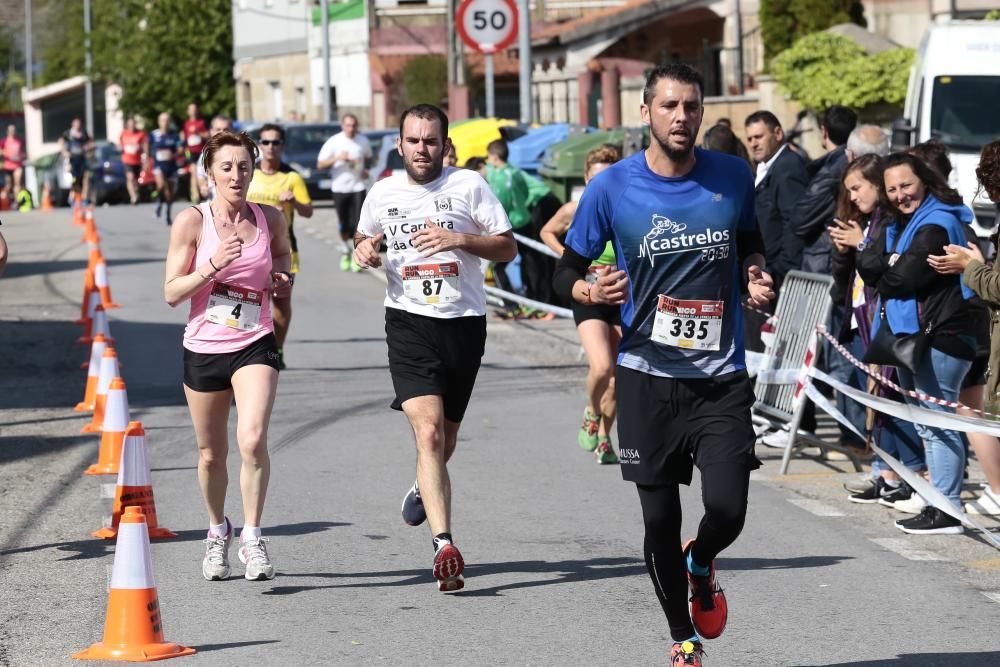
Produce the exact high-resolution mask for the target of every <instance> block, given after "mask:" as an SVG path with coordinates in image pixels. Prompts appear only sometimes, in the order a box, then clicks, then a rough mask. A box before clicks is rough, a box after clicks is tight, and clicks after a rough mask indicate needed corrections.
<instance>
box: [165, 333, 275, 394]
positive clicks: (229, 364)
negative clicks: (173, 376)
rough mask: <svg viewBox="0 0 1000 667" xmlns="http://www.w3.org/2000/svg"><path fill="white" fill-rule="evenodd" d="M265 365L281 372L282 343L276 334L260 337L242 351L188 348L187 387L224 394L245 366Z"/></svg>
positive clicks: (185, 359) (186, 361)
mask: <svg viewBox="0 0 1000 667" xmlns="http://www.w3.org/2000/svg"><path fill="white" fill-rule="evenodd" d="M253 364H263V365H264V366H270V367H271V368H273V369H274V370H278V343H277V341H275V340H274V334H273V333H269V334H267V335H266V336H264V337H263V338H258V339H257V340H255V341H254V342H252V343H250V344H249V345H247V346H246V347H245V348H243V349H242V350H237V351H236V352H224V353H221V354H202V353H200V352H192V351H191V350H189V349H187V348H184V384H186V385H187V386H188V387H190V388H191V389H194V390H195V391H224V390H226V389H231V388H232V386H233V374H234V373H235V372H236V371H238V370H239V369H241V368H243V367H244V366H252V365H253Z"/></svg>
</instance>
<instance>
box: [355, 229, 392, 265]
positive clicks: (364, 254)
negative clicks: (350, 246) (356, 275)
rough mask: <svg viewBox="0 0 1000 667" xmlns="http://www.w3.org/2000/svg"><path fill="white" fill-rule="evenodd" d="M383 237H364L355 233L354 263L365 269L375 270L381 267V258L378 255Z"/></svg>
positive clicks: (383, 235) (359, 233)
mask: <svg viewBox="0 0 1000 667" xmlns="http://www.w3.org/2000/svg"><path fill="white" fill-rule="evenodd" d="M384 237H385V234H377V235H376V236H365V235H364V234H362V233H361V232H357V233H356V234H355V235H354V261H355V262H357V263H358V264H360V265H361V266H363V267H364V268H366V269H377V268H378V267H380V266H382V257H381V256H380V255H379V254H378V253H379V250H380V249H381V247H382V239H383V238H384Z"/></svg>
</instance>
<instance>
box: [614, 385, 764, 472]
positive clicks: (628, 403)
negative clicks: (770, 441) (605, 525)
mask: <svg viewBox="0 0 1000 667" xmlns="http://www.w3.org/2000/svg"><path fill="white" fill-rule="evenodd" d="M615 392H616V395H617V398H618V448H619V455H618V456H619V459H620V460H621V468H622V477H623V478H624V479H625V480H626V481H629V482H635V483H637V484H645V485H650V486H656V485H662V484H668V483H671V482H677V483H680V484H690V483H691V476H692V473H693V467H694V466H695V465H697V466H698V469H699V470H704V469H705V468H706V467H708V466H710V465H714V464H716V463H739V464H741V465H745V466H746V469H747V470H756V469H757V468H759V467H760V466H761V463H760V461H758V460H757V457H756V456H755V455H754V442H755V440H756V438H755V436H754V432H753V425H752V423H751V421H750V408H751V407H752V406H753V403H754V393H753V384H752V383H751V382H750V378H749V377H748V376H747V374H746V371H738V372H736V373H728V374H726V375H720V376H718V377H713V378H704V379H697V380H682V379H675V378H666V377H658V376H655V375H649V374H648V373H642V372H640V371H635V370H632V369H630V368H625V367H623V366H618V367H617V368H616V372H615Z"/></svg>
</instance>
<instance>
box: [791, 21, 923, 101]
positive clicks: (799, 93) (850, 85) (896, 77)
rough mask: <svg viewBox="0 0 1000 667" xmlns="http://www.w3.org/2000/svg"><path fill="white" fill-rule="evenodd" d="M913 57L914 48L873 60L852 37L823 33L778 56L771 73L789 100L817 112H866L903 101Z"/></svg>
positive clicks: (814, 35)
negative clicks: (843, 109)
mask: <svg viewBox="0 0 1000 667" xmlns="http://www.w3.org/2000/svg"><path fill="white" fill-rule="evenodd" d="M913 57H914V51H913V49H891V50H889V51H884V52H882V53H880V54H878V55H875V56H868V55H866V54H865V51H864V49H862V48H861V47H860V46H858V45H857V44H855V43H854V42H853V41H851V40H850V39H847V38H846V37H841V36H839V35H831V34H829V33H826V32H817V33H813V34H811V35H807V36H806V37H803V38H802V39H800V40H798V41H797V42H795V44H794V45H792V47H791V48H789V49H786V50H785V51H783V52H782V53H781V54H779V55H778V56H777V57H775V59H774V60H773V61H772V63H771V69H772V72H773V74H774V78H775V79H776V80H777V81H778V83H779V84H780V85H781V87H782V88H783V89H784V91H785V92H786V93H787V94H788V96H789V97H791V98H792V99H794V100H796V101H798V102H799V103H800V104H802V106H804V107H806V108H807V109H810V110H811V111H816V112H821V111H823V110H824V109H826V108H828V107H830V106H831V105H833V104H841V105H843V106H846V107H851V108H852V109H856V110H858V111H859V112H860V111H862V110H864V109H865V108H866V107H874V106H877V105H883V104H890V105H900V104H902V103H903V101H904V100H905V99H906V84H907V80H908V78H909V71H910V67H911V66H912V64H913Z"/></svg>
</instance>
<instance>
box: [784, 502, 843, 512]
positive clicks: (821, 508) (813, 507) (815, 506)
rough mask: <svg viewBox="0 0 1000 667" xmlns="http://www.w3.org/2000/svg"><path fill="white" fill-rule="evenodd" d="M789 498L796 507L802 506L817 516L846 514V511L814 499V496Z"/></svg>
mask: <svg viewBox="0 0 1000 667" xmlns="http://www.w3.org/2000/svg"><path fill="white" fill-rule="evenodd" d="M787 500H788V502H790V503H791V504H793V505H795V506H796V507H801V508H802V509H804V510H805V511H807V512H809V513H811V514H815V515H816V516H844V513H843V512H841V511H840V510H838V509H837V508H836V507H832V506H831V505H827V504H826V503H821V502H820V501H818V500H813V499H812V498H788V499H787Z"/></svg>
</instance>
